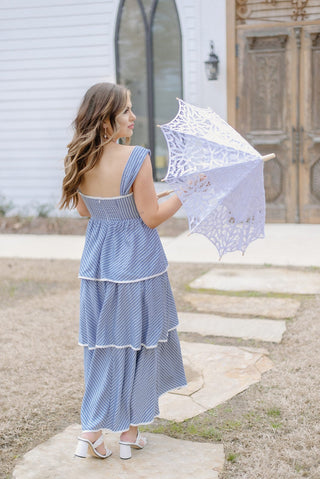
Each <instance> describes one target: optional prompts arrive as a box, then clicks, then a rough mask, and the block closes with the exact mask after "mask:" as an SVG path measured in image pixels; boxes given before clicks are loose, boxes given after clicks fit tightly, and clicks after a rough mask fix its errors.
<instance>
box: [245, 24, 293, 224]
mask: <svg viewBox="0 0 320 479" xmlns="http://www.w3.org/2000/svg"><path fill="white" fill-rule="evenodd" d="M295 51H296V45H295V38H294V37H293V32H292V31H291V30H290V29H288V28H285V27H280V28H273V29H269V28H268V29H261V28H260V29H256V30H255V29H247V28H246V29H243V30H238V96H237V111H236V115H237V116H236V120H237V129H238V130H239V131H240V132H241V133H242V134H243V135H244V136H245V137H246V138H247V139H248V140H249V141H250V143H251V144H252V145H253V146H254V147H255V148H256V149H257V150H258V151H259V152H260V153H261V154H263V155H265V154H268V153H275V154H276V158H275V159H274V160H271V161H269V162H267V163H265V168H264V177H265V191H266V201H267V215H266V216H267V221H271V222H294V221H295V220H296V218H295V216H296V208H295V204H296V201H297V176H296V168H295V164H294V161H295V156H294V155H295V144H294V143H293V142H294V139H295V136H294V134H293V131H292V125H295V124H296V118H295V117H296V108H295V105H294V103H295V102H293V101H292V99H293V98H296V96H297V84H296V78H295V75H294V72H295V61H296V58H295V57H296V55H295Z"/></svg>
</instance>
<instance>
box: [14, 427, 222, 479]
mask: <svg viewBox="0 0 320 479" xmlns="http://www.w3.org/2000/svg"><path fill="white" fill-rule="evenodd" d="M80 432H81V428H80V426H79V425H77V424H76V425H72V426H70V427H68V428H67V429H66V430H65V431H64V432H63V433H61V434H57V435H56V436H54V437H52V438H51V439H49V440H48V441H46V442H45V443H43V444H40V445H39V446H38V447H36V448H34V449H33V450H32V451H30V452H28V453H27V454H25V455H24V457H23V459H22V461H21V462H20V463H19V464H18V465H17V466H16V468H15V470H14V472H13V479H131V478H139V479H150V477H155V478H157V479H158V478H159V479H177V478H180V477H183V478H190V479H191V478H193V479H194V478H195V477H198V478H201V479H218V473H219V471H222V469H223V463H224V454H223V446H222V445H221V444H212V443H210V444H209V443H203V442H201V443H199V442H198V443H196V442H191V441H183V440H179V439H173V438H171V437H167V436H163V435H161V434H148V433H147V434H146V436H147V438H148V446H147V448H146V449H145V450H143V451H136V450H134V451H133V457H132V459H131V460H128V461H124V460H121V459H120V458H119V444H118V441H119V434H116V433H108V434H106V435H105V442H106V444H107V445H108V447H109V448H110V449H111V450H112V451H113V454H112V456H111V457H109V458H108V459H105V460H100V459H96V458H93V457H88V458H87V459H80V458H75V457H74V456H73V453H74V449H75V444H76V443H75V438H76V437H77V436H78V435H79V434H80Z"/></svg>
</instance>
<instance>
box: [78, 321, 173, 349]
mask: <svg viewBox="0 0 320 479" xmlns="http://www.w3.org/2000/svg"><path fill="white" fill-rule="evenodd" d="M178 326H179V325H178V324H177V326H175V327H174V328H171V329H168V333H170V331H174V330H175V329H177V327H178ZM167 342H168V335H167V337H166V339H159V341H158V342H157V344H154V345H152V346H147V345H146V344H144V343H141V346H140V348H135V347H134V346H132V344H126V345H124V346H119V345H117V344H106V345H99V344H96V345H95V346H94V347H93V348H89V345H88V344H82V343H80V342H79V343H78V345H79V346H83V347H84V348H88V349H89V351H93V350H95V349H106V348H115V349H125V348H131V349H133V350H134V351H140V350H141V349H142V348H143V347H144V348H145V349H155V348H157V347H158V344H159V343H167Z"/></svg>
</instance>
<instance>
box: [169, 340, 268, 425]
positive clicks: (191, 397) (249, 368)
mask: <svg viewBox="0 0 320 479" xmlns="http://www.w3.org/2000/svg"><path fill="white" fill-rule="evenodd" d="M181 349H182V355H183V362H184V365H185V369H186V375H187V379H188V385H187V386H186V387H184V388H181V389H179V390H175V391H172V392H170V393H167V394H164V395H163V396H162V397H161V398H160V411H161V413H160V417H161V418H163V419H170V420H173V421H178V422H179V421H184V420H185V419H189V418H191V417H194V416H197V415H198V414H201V413H203V412H205V411H207V410H208V409H212V408H214V407H215V406H217V405H218V404H221V403H223V402H224V401H227V400H228V399H231V398H232V397H233V396H235V395H236V394H239V393H240V392H241V391H244V390H245V389H247V388H248V387H249V386H250V385H251V384H254V383H256V382H258V381H260V379H261V374H262V373H264V372H266V371H268V370H269V369H271V368H272V362H271V360H270V359H269V358H268V356H267V354H268V353H267V351H266V350H257V349H256V350H255V349H250V348H239V347H234V346H218V345H214V344H204V343H189V342H184V341H181Z"/></svg>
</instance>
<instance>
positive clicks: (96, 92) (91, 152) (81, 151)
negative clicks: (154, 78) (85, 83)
mask: <svg viewBox="0 0 320 479" xmlns="http://www.w3.org/2000/svg"><path fill="white" fill-rule="evenodd" d="M128 94H129V91H128V90H127V88H125V87H124V86H122V85H114V84H113V83H97V84H96V85H93V86H92V87H91V88H89V90H88V91H87V93H86V94H85V96H84V98H83V100H82V103H81V105H80V108H79V111H78V114H77V116H76V118H75V120H74V122H73V127H74V130H75V132H74V136H73V139H72V141H71V143H69V145H68V154H67V156H66V157H65V159H64V168H65V177H64V179H63V182H62V197H61V200H60V203H59V208H60V209H63V208H76V206H77V204H78V188H79V186H80V183H81V179H82V177H83V175H84V174H85V173H86V172H87V171H89V170H91V169H92V168H93V167H94V166H95V165H96V164H97V162H98V161H99V159H100V158H101V156H102V153H103V147H104V146H105V145H107V144H108V143H109V142H110V141H112V140H113V139H114V138H115V137H116V135H117V132H118V130H119V126H118V124H117V116H118V115H119V114H120V113H121V112H122V111H124V110H125V108H126V105H127V101H128ZM106 122H108V124H109V125H110V126H111V130H112V133H111V135H110V136H109V135H108V137H107V138H104V135H105V128H104V126H103V124H105V123H106ZM127 140H128V139H127Z"/></svg>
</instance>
